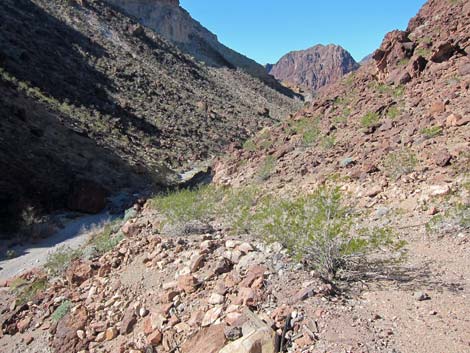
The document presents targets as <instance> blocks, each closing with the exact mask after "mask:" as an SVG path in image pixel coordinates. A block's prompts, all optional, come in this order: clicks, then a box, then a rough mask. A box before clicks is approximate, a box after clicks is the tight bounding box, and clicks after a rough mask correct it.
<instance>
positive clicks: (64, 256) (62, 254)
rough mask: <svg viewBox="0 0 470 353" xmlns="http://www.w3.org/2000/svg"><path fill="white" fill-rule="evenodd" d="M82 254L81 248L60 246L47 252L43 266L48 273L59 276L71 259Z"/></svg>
mask: <svg viewBox="0 0 470 353" xmlns="http://www.w3.org/2000/svg"><path fill="white" fill-rule="evenodd" d="M82 254H83V253H82V249H72V248H70V247H61V248H59V249H58V250H57V251H55V252H53V253H51V254H49V256H48V257H47V261H46V264H45V265H44V267H45V268H46V270H47V272H48V273H49V274H50V275H52V276H59V275H61V274H63V273H64V272H65V271H66V270H67V268H68V267H69V265H70V263H71V262H72V261H74V260H77V259H79V258H81V257H82Z"/></svg>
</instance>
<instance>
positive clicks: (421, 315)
mask: <svg viewBox="0 0 470 353" xmlns="http://www.w3.org/2000/svg"><path fill="white" fill-rule="evenodd" d="M464 196H465V195H464ZM442 197H443V196H435V198H434V200H435V201H439V200H442V205H444V204H445V203H446V201H444V200H443V199H442ZM459 197H461V196H460V195H459ZM370 199H371V198H370V197H369V196H358V197H357V202H358V203H360V202H361V201H370ZM386 207H388V209H389V211H388V212H387V213H386V215H383V212H378V210H383V209H384V208H386ZM135 208H136V209H140V211H139V213H138V215H137V216H136V218H134V219H131V220H130V221H128V222H126V223H125V224H124V225H123V226H122V227H121V228H120V231H121V232H123V233H125V234H126V237H125V239H124V240H122V241H121V242H120V243H119V245H118V246H117V247H116V248H115V250H112V251H111V252H109V253H106V254H105V255H103V256H101V257H100V258H95V259H91V260H90V261H84V260H82V261H79V262H76V263H74V264H72V266H71V268H70V269H69V270H68V271H67V272H66V275H65V276H64V277H63V278H57V279H56V280H54V281H53V282H51V285H50V286H49V287H48V288H47V289H46V290H45V291H44V292H43V293H39V294H38V295H37V296H36V297H35V298H34V299H32V300H31V301H30V302H28V303H27V304H26V305H25V306H21V305H17V306H15V305H14V304H13V303H15V296H14V293H15V290H11V289H10V290H9V289H8V287H5V288H3V289H2V291H1V296H2V298H1V299H2V300H1V303H2V304H0V305H1V306H0V312H1V313H2V314H1V316H0V318H1V321H2V322H3V324H2V335H3V337H2V338H0V347H1V350H2V351H5V352H150V351H153V352H155V351H156V352H184V353H190V352H219V351H220V352H249V351H250V350H249V349H250V347H251V349H256V348H253V347H257V346H258V345H263V347H264V348H263V350H260V351H259V352H275V351H276V350H275V347H274V344H273V342H275V340H274V338H273V337H274V336H275V335H277V336H279V337H283V336H285V337H286V342H287V347H288V348H287V349H288V351H289V352H429V351H433V352H464V351H467V350H468V348H469V346H470V340H469V337H468V332H469V329H470V322H469V320H468V317H469V314H470V307H469V306H468V304H467V301H468V295H469V283H468V282H469V278H468V273H469V269H470V258H469V256H468V255H469V250H470V248H469V241H468V239H469V236H470V234H469V232H468V231H462V232H460V233H452V232H451V233H444V232H441V233H438V234H436V233H433V234H430V233H429V232H427V231H426V230H425V227H424V225H425V223H427V221H428V220H429V219H430V218H431V217H432V216H431V215H430V214H429V213H430V212H429V211H426V212H425V211H419V209H416V210H415V211H412V212H407V213H406V214H403V211H402V210H401V209H400V208H399V207H398V206H397V205H393V204H383V203H380V204H378V205H375V206H374V207H372V208H371V212H370V214H369V215H368V216H366V217H365V218H364V219H363V222H367V223H377V222H378V223H387V224H388V225H391V226H392V227H393V228H394V229H397V231H398V232H399V234H398V236H399V237H400V238H403V239H406V240H407V242H408V245H407V246H406V252H404V253H405V254H406V256H405V257H404V260H402V261H400V262H398V263H396V264H389V265H383V266H382V265H381V266H378V267H374V266H372V265H369V267H367V269H364V270H362V271H360V272H349V273H347V276H346V275H344V276H343V277H342V278H341V280H340V281H338V282H336V284H337V287H336V286H332V285H330V284H328V283H325V282H324V281H322V280H320V279H319V278H318V277H317V276H316V275H315V273H313V272H310V271H307V270H304V269H303V268H302V266H299V265H298V264H297V263H296V262H294V261H293V260H292V259H291V258H290V257H289V256H288V255H287V254H286V251H285V250H283V249H282V246H280V245H279V244H277V243H274V244H272V245H269V246H268V245H266V244H265V243H264V242H262V241H260V240H259V239H256V238H253V237H251V236H231V235H229V233H228V232H229V230H228V229H227V228H225V227H224V226H222V225H221V224H218V223H217V222H215V221H214V222H212V223H211V224H210V225H204V224H198V223H194V222H190V223H189V224H188V225H187V226H186V227H185V229H187V230H188V231H187V232H186V233H185V234H181V233H179V234H178V233H174V232H173V231H171V230H167V231H160V229H161V222H162V221H163V218H162V216H161V214H160V213H159V212H158V211H156V210H154V209H152V208H151V207H149V205H148V204H146V205H144V207H143V208H141V207H140V206H139V205H136V206H135ZM400 210H401V211H400ZM379 213H380V215H379V216H378V214H379ZM163 229H165V228H163ZM202 232H203V234H197V233H202ZM118 233H119V231H118ZM41 276H43V275H42V274H41V272H40V271H32V272H31V273H29V274H27V275H25V276H23V278H26V279H33V278H40V277H41ZM14 283H15V281H10V282H9V283H5V284H6V285H10V287H13V285H14ZM17 293H18V292H16V294H17ZM66 301H67V302H70V307H71V311H70V313H69V314H67V315H65V317H63V318H61V319H59V320H58V321H57V320H56V319H53V318H54V315H55V314H53V313H54V312H56V311H57V308H58V307H60V306H61V303H63V302H66ZM247 310H248V311H247ZM252 313H255V314H256V316H255V317H253V316H252ZM289 317H290V319H289ZM286 319H288V320H290V321H289V322H290V323H291V324H292V327H291V326H288V329H287V331H285V332H284V333H283V330H284V328H285V327H286ZM257 320H261V321H260V322H258V321H257ZM240 336H241V337H240ZM244 345H246V346H247V347H248V348H246V347H245V348H243V347H244ZM224 346H225V348H223V347H224ZM227 347H228V348H227ZM254 351H256V350H254Z"/></svg>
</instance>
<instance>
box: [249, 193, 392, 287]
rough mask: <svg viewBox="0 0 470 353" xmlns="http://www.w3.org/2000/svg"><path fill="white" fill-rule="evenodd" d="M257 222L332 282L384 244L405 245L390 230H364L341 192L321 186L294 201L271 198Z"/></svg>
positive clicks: (261, 230) (268, 236) (261, 231)
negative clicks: (339, 274) (340, 273)
mask: <svg viewBox="0 0 470 353" xmlns="http://www.w3.org/2000/svg"><path fill="white" fill-rule="evenodd" d="M254 218H255V219H256V223H257V227H256V229H257V231H258V232H259V234H260V235H261V236H262V237H263V238H264V239H265V240H266V241H268V242H279V243H281V244H282V245H283V246H285V247H286V248H287V249H288V251H289V252H290V254H291V255H292V256H293V257H294V258H295V259H297V260H298V261H300V262H302V263H304V264H305V265H307V266H308V267H310V268H313V269H315V270H317V271H318V272H319V273H320V274H321V275H322V276H324V277H325V278H328V279H330V280H331V279H333V278H334V277H335V276H336V275H337V273H338V271H340V270H342V269H347V268H350V267H351V266H353V265H354V264H356V263H359V262H360V261H361V260H363V259H364V258H365V256H366V255H368V254H370V253H372V252H374V251H376V250H378V249H379V248H381V247H382V246H395V245H399V244H398V243H397V242H394V241H393V240H392V235H391V231H390V230H388V229H369V228H360V227H359V226H358V224H357V223H356V222H355V218H354V215H353V213H352V210H351V208H349V207H346V206H344V205H343V202H342V195H341V193H340V190H339V188H328V187H321V188H319V189H318V190H316V191H315V192H314V193H313V194H311V195H307V196H302V197H299V198H297V199H294V200H289V199H275V198H269V199H266V200H264V202H263V204H262V205H260V207H259V210H258V212H257V213H256V215H255V217H254ZM400 245H401V244H400Z"/></svg>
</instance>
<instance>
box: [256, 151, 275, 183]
mask: <svg viewBox="0 0 470 353" xmlns="http://www.w3.org/2000/svg"><path fill="white" fill-rule="evenodd" d="M275 168H276V158H274V156H267V157H266V158H265V159H264V162H263V164H261V167H260V169H259V171H258V178H259V179H260V180H261V181H266V180H268V179H269V178H270V177H271V175H272V174H273V172H274V169H275Z"/></svg>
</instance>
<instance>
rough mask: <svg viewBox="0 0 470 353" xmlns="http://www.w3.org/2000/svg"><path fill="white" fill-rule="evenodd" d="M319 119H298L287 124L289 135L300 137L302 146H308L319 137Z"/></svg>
mask: <svg viewBox="0 0 470 353" xmlns="http://www.w3.org/2000/svg"><path fill="white" fill-rule="evenodd" d="M318 124H319V119H313V120H312V119H307V118H303V119H299V120H293V121H290V122H289V133H290V134H296V135H301V136H302V144H303V145H304V146H310V145H311V144H313V143H314V142H315V141H316V140H317V138H318V136H319V135H320V129H319V127H318Z"/></svg>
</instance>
